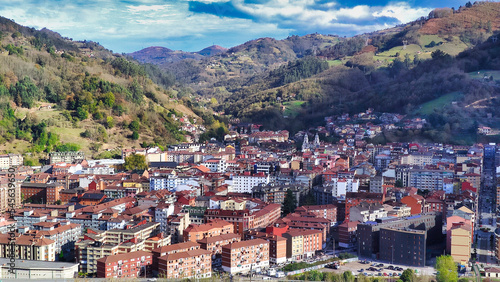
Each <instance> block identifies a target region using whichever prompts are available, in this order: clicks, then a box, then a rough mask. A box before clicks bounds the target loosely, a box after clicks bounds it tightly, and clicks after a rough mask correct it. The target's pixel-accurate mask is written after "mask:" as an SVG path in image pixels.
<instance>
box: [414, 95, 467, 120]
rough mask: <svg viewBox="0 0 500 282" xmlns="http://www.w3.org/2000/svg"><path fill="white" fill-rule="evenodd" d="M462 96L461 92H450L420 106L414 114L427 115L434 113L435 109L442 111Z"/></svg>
mask: <svg viewBox="0 0 500 282" xmlns="http://www.w3.org/2000/svg"><path fill="white" fill-rule="evenodd" d="M461 96H462V92H451V93H448V94H445V95H443V96H441V97H439V98H436V99H434V100H432V101H429V102H427V103H424V104H422V106H420V108H419V109H418V110H416V111H415V114H422V115H429V114H432V113H433V112H434V110H435V109H442V108H443V107H445V106H447V105H451V102H453V101H457V100H459V99H460V97H461Z"/></svg>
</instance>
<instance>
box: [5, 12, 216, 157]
mask: <svg viewBox="0 0 500 282" xmlns="http://www.w3.org/2000/svg"><path fill="white" fill-rule="evenodd" d="M165 52H166V53H168V50H165ZM0 65H1V66H2V67H1V68H0V96H1V97H0V144H1V145H0V150H1V151H3V152H19V153H26V152H30V153H32V157H27V158H26V159H27V160H28V161H29V162H30V163H37V162H38V158H41V159H43V158H45V157H46V153H47V152H49V151H51V150H63V151H64V150H76V149H81V150H83V151H85V152H86V153H87V154H88V155H94V156H100V154H101V153H102V154H104V155H106V156H108V157H109V155H110V153H109V151H108V150H109V149H116V148H119V147H122V146H125V147H132V146H135V147H139V146H148V145H152V144H156V145H160V146H166V145H168V144H172V143H176V142H180V141H184V140H186V139H185V138H186V136H189V135H191V136H193V137H194V136H195V135H199V134H201V133H203V132H202V131H196V130H195V131H192V132H190V133H188V132H185V131H182V130H181V127H182V126H185V125H186V123H187V121H185V122H184V123H181V122H180V121H179V119H178V117H182V116H186V117H188V118H189V122H190V123H191V124H192V127H199V125H200V124H201V123H202V122H204V120H203V119H207V120H208V119H211V120H212V121H211V122H213V117H211V116H210V114H208V113H206V112H204V111H202V110H200V109H198V108H196V107H194V106H192V103H191V101H190V100H189V99H188V98H187V97H184V98H183V99H182V100H181V99H180V98H179V99H178V95H179V97H180V96H182V95H184V96H185V94H183V89H181V88H179V87H178V84H177V82H176V81H175V78H174V77H173V76H170V75H169V74H167V73H163V72H161V71H160V70H159V69H158V68H157V67H155V66H152V65H139V64H138V63H137V62H134V61H130V60H128V59H127V58H125V57H123V56H121V55H118V54H113V53H112V52H111V51H109V50H107V49H105V48H104V47H102V46H100V45H99V44H98V43H95V42H92V41H73V40H71V39H70V38H64V37H62V36H61V35H59V34H58V33H55V32H52V31H50V30H48V29H42V30H36V29H34V28H27V27H24V26H21V25H18V24H16V23H14V22H13V21H10V20H8V19H5V18H2V17H0ZM186 105H189V107H188V106H186ZM193 110H195V111H196V113H194V112H193ZM200 117H201V118H200ZM202 118H203V119H202ZM185 120H188V119H185ZM195 120H196V122H195ZM211 122H208V123H206V124H205V126H207V127H208V128H210V124H211ZM192 127H191V128H192Z"/></svg>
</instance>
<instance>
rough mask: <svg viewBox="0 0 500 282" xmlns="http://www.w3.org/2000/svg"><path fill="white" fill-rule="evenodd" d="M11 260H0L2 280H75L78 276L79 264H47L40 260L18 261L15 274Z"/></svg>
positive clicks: (0, 276)
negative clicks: (11, 266) (12, 271)
mask: <svg viewBox="0 0 500 282" xmlns="http://www.w3.org/2000/svg"><path fill="white" fill-rule="evenodd" d="M9 263H10V259H6V258H0V279H16V280H20V281H22V280H24V281H27V280H31V279H47V280H49V279H50V280H53V279H73V278H75V277H76V276H77V275H78V263H71V262H55V261H50V262H45V261H39V260H22V261H19V260H18V261H16V262H15V265H14V269H13V270H14V273H11V272H10V270H11V268H10V264H9Z"/></svg>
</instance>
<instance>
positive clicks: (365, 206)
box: [349, 202, 387, 222]
mask: <svg viewBox="0 0 500 282" xmlns="http://www.w3.org/2000/svg"><path fill="white" fill-rule="evenodd" d="M384 217H387V211H386V210H385V208H384V206H383V205H381V204H380V203H371V204H369V203H366V202H361V203H360V204H359V205H357V206H354V207H352V208H351V209H350V210H349V221H358V222H367V221H375V220H377V219H379V218H384Z"/></svg>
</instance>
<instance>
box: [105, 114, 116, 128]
mask: <svg viewBox="0 0 500 282" xmlns="http://www.w3.org/2000/svg"><path fill="white" fill-rule="evenodd" d="M113 126H115V121H114V120H113V117H112V116H107V117H106V127H107V128H108V129H109V128H113Z"/></svg>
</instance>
